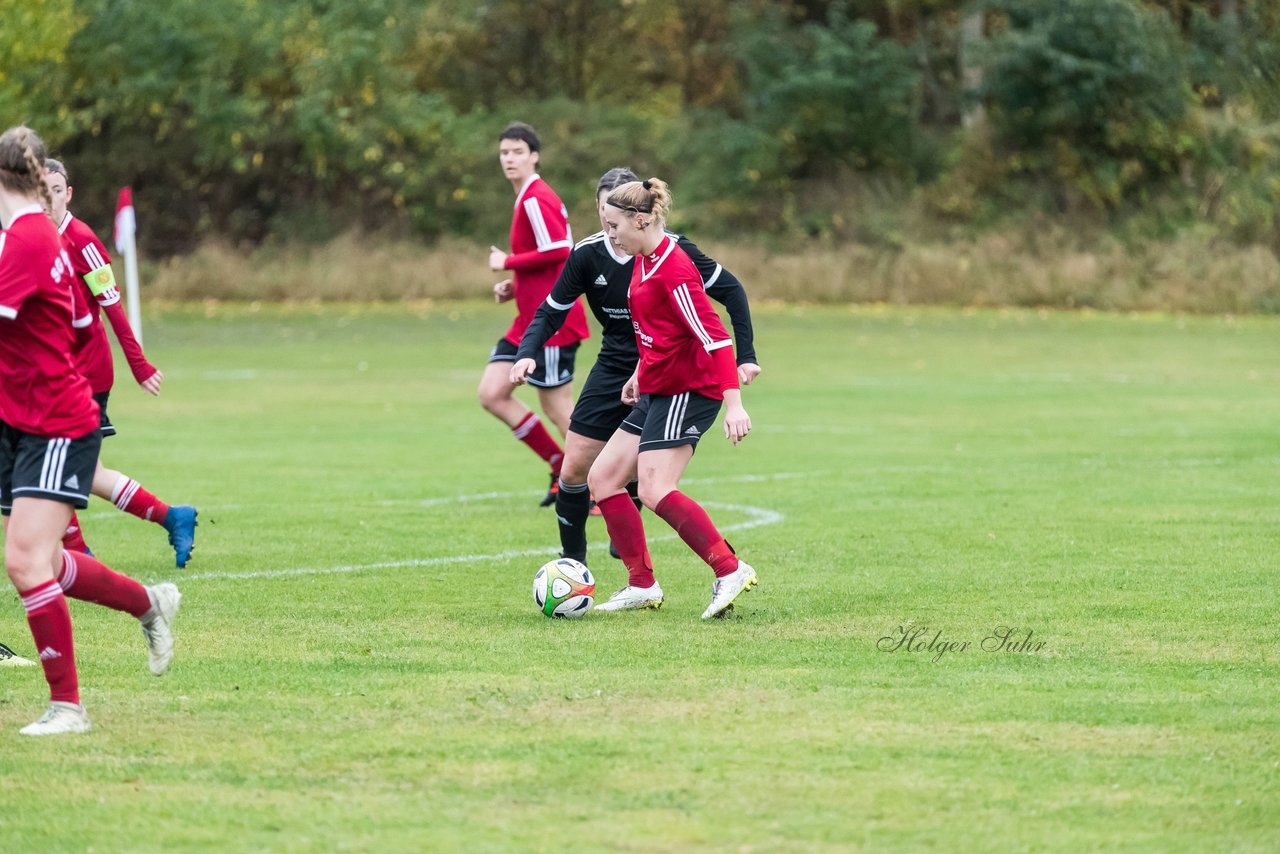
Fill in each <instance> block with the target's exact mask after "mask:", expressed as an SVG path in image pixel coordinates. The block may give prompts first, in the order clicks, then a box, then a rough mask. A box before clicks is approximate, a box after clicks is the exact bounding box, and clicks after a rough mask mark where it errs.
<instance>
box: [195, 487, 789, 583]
mask: <svg viewBox="0 0 1280 854" xmlns="http://www.w3.org/2000/svg"><path fill="white" fill-rule="evenodd" d="M492 494H493V495H495V496H506V495H524V494H525V493H523V492H519V493H492ZM475 498H476V496H458V498H456V499H454V500H456V501H461V500H466V499H475ZM701 504H702V506H703V507H710V508H714V509H719V510H732V511H737V512H740V513H745V514H746V515H748V516H750V517H751V518H750V519H748V520H747V521H745V522H738V523H737V524H734V525H724V526H722V527H720V531H721V533H728V532H731V531H746V530H750V529H751V528H759V527H761V526H762V525H773V524H776V523H778V522H781V521H782V520H783V519H784V518H786V517H784V516H783V515H782V514H781V513H778V512H776V511H773V510H766V509H765V508H763V507H750V506H748V505H745V504H723V503H721V502H718V501H703V502H701ZM675 538H676V535H675V534H665V535H663V536H661V537H649V541H650V542H662V541H665V540H674V539H675ZM605 548H607V542H606V543H601V544H598V545H596V546H593V547H592V550H593V551H595V550H597V549H599V550H604V549H605ZM559 553H560V550H559V549H555V548H541V549H519V550H515V551H508V552H497V553H494V554H469V555H443V556H441V557H430V558H421V559H418V560H396V561H382V562H379V563H354V564H341V565H338V566H311V567H298V568H295V569H260V570H254V571H252V572H197V573H192V574H191V575H185V576H180V577H179V580H181V581H184V582H186V581H217V580H226V579H240V578H289V577H292V576H299V575H338V574H343V573H351V572H368V571H371V570H375V569H419V568H422V567H428V566H446V565H449V564H459V563H478V562H481V561H484V562H489V563H492V562H494V561H503V560H512V559H514V558H521V557H544V556H546V557H550V556H552V555H556V554H559Z"/></svg>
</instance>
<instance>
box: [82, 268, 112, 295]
mask: <svg viewBox="0 0 1280 854" xmlns="http://www.w3.org/2000/svg"><path fill="white" fill-rule="evenodd" d="M84 283H85V284H86V285H88V286H89V290H91V291H93V295H94V296H95V297H100V296H102V295H103V294H104V293H106V292H107V291H109V290H111V289H112V288H114V287H115V286H116V274H115V273H114V272H112V270H111V265H110V264H107V265H106V266H105V267H99V268H98V269H96V270H94V271H93V272H91V273H88V274H86V275H85V277H84Z"/></svg>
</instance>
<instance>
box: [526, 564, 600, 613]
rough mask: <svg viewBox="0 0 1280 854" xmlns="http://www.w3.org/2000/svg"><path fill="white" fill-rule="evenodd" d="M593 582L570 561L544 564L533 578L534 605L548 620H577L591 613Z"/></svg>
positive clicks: (583, 569)
mask: <svg viewBox="0 0 1280 854" xmlns="http://www.w3.org/2000/svg"><path fill="white" fill-rule="evenodd" d="M595 592H596V579H595V576H593V575H592V574H591V570H589V569H587V568H586V566H584V565H583V564H581V563H579V562H578V561H576V560H573V559H572V558H567V557H562V558H557V559H556V560H551V561H547V562H546V563H544V564H543V565H542V566H541V568H539V569H538V571H537V573H536V574H534V576H533V604H535V605H537V606H538V610H539V611H541V612H542V613H543V614H545V615H547V616H548V617H565V618H568V619H571V620H576V619H578V618H579V617H581V616H582V615H583V614H585V613H587V612H588V611H590V610H591V603H592V601H593V599H592V596H593V595H594V594H595Z"/></svg>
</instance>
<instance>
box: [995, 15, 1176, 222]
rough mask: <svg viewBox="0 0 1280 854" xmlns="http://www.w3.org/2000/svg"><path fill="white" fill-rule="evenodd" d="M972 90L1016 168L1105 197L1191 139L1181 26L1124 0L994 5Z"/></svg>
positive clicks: (1165, 170) (1104, 201)
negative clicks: (992, 30)
mask: <svg viewBox="0 0 1280 854" xmlns="http://www.w3.org/2000/svg"><path fill="white" fill-rule="evenodd" d="M996 8H997V9H998V10H999V11H1000V13H1001V14H1002V15H1003V20H1004V21H1005V22H1006V24H1007V25H1006V26H1004V27H1003V29H1001V30H1000V31H999V32H997V34H996V35H995V36H994V37H993V38H992V39H991V42H990V45H989V55H988V56H987V61H986V63H985V69H984V81H985V82H984V84H983V86H982V89H981V93H980V94H981V96H982V98H983V99H984V101H985V103H986V105H987V107H988V114H989V117H990V123H991V127H992V130H993V132H994V134H995V139H996V141H997V143H998V144H999V145H1000V146H1001V147H1002V148H1003V149H1004V151H1005V152H1007V153H1008V154H1009V156H1010V159H1011V164H1010V166H1011V168H1012V170H1013V171H1015V172H1027V173H1033V174H1039V175H1044V176H1048V177H1050V178H1052V179H1053V180H1054V181H1056V182H1058V183H1059V185H1060V187H1061V189H1062V191H1063V192H1064V194H1065V197H1066V198H1079V199H1082V200H1083V201H1085V202H1086V203H1088V204H1091V205H1096V206H1100V207H1108V208H1113V207H1116V206H1118V205H1119V204H1120V203H1121V202H1122V201H1124V200H1126V199H1129V198H1132V197H1133V196H1134V195H1135V194H1136V193H1137V192H1139V191H1141V190H1142V189H1143V188H1145V187H1148V186H1150V185H1152V184H1153V183H1158V182H1159V181H1160V180H1162V179H1163V178H1164V177H1165V176H1167V175H1170V174H1174V173H1176V172H1177V169H1178V166H1179V163H1180V161H1181V159H1182V158H1183V157H1184V156H1185V155H1186V154H1188V153H1189V152H1190V151H1191V150H1192V149H1193V148H1194V146H1195V139H1196V135H1195V133H1194V128H1192V127H1191V125H1190V122H1189V116H1190V111H1189V107H1190V105H1191V103H1192V97H1191V90H1190V86H1189V83H1188V76H1187V69H1186V64H1185V61H1184V59H1183V54H1182V52H1181V48H1180V43H1179V37H1178V33H1177V31H1176V30H1175V29H1174V27H1173V25H1172V23H1171V22H1170V21H1169V18H1168V16H1167V15H1165V14H1164V13H1163V12H1160V11H1155V10H1146V9H1144V8H1142V7H1141V6H1139V5H1138V4H1135V3H1132V2H1128V0H1070V2H1060V0H1017V2H1007V3H1005V4H1003V5H999V4H998V5H997V7H996Z"/></svg>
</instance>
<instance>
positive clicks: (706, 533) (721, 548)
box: [653, 489, 738, 578]
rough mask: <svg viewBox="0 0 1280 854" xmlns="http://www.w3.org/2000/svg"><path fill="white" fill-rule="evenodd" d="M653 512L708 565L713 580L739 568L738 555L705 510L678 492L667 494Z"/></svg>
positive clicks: (676, 490) (673, 491) (675, 490)
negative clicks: (713, 574)
mask: <svg viewBox="0 0 1280 854" xmlns="http://www.w3.org/2000/svg"><path fill="white" fill-rule="evenodd" d="M653 512H654V513H657V514H658V515H659V516H661V517H662V519H663V521H665V522H666V523H667V524H668V525H670V526H671V527H672V528H674V529H675V532H676V533H677V534H679V535H680V539H682V540H684V541H685V544H686V545H688V546H689V548H691V549H693V550H694V551H695V552H697V554H698V557H700V558H702V559H703V560H705V561H706V562H707V566H709V567H711V569H712V571H713V572H715V574H716V578H723V577H724V576H726V575H730V574H731V573H733V572H734V571H735V570H736V569H737V568H738V556H737V555H735V554H734V553H733V549H731V548H729V544H728V543H726V542H725V541H724V537H722V536H720V532H719V531H717V530H716V526H715V524H714V523H712V521H711V517H710V516H708V515H707V511H706V510H703V509H702V505H700V504H698V502H696V501H694V500H693V499H692V498H690V497H689V496H687V495H685V494H684V493H683V492H681V491H680V490H678V489H673V490H672V491H671V492H668V493H667V496H666V497H665V498H663V499H662V500H661V501H659V502H658V506H657V507H655V508H653Z"/></svg>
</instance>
